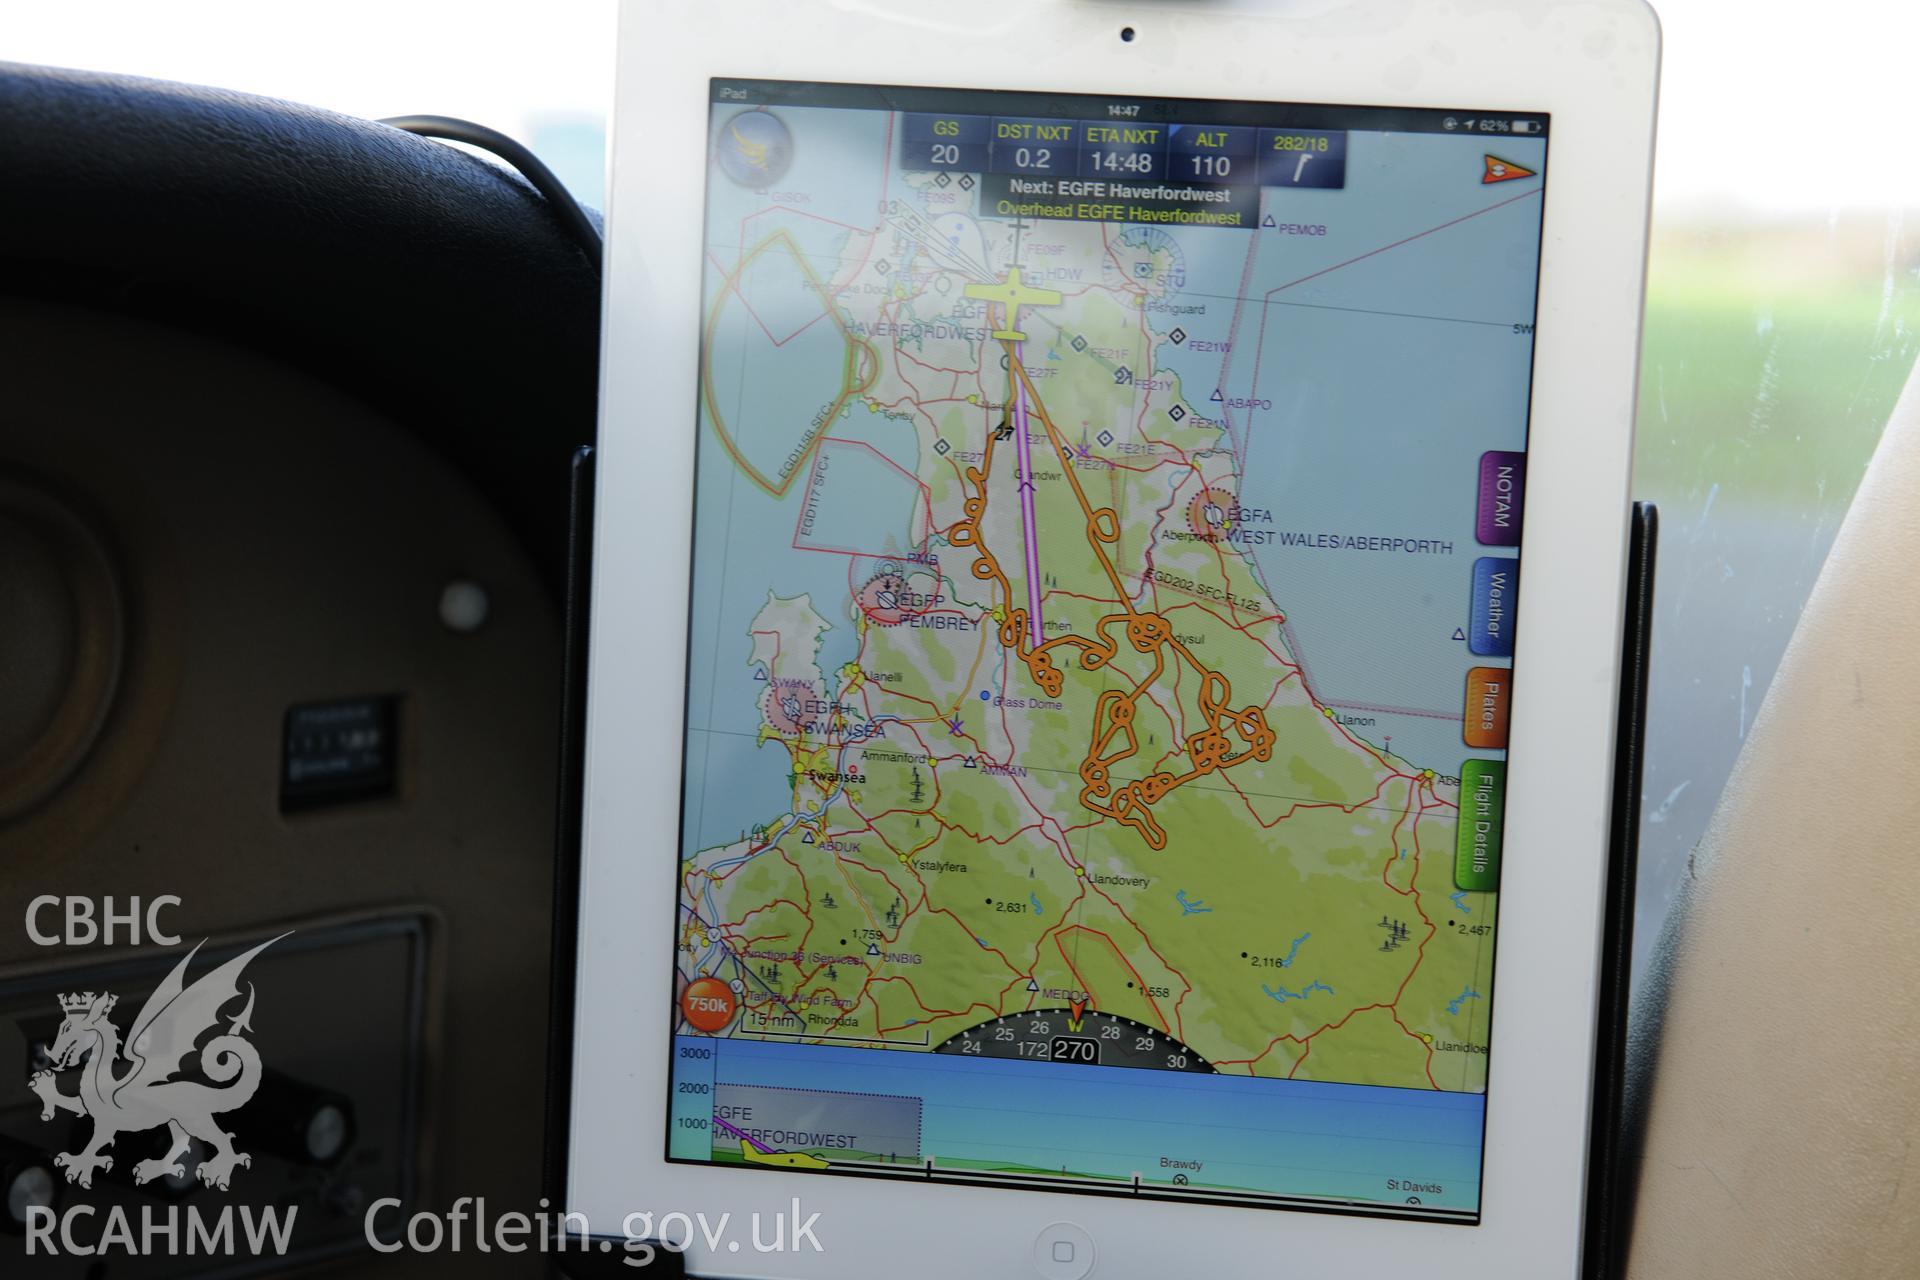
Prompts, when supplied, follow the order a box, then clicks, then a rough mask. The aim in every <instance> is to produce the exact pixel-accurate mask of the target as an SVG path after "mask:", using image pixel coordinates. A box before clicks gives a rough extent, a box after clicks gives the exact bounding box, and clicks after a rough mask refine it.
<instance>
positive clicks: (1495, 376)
mask: <svg viewBox="0 0 1920 1280" xmlns="http://www.w3.org/2000/svg"><path fill="white" fill-rule="evenodd" d="M1352 148H1353V149H1352V153H1351V159H1350V164H1349V173H1350V178H1349V188H1350V190H1348V191H1346V192H1317V191H1316V192H1308V191H1298V192H1281V191H1268V192H1267V194H1266V203H1265V205H1264V206H1263V219H1262V220H1263V223H1264V222H1265V221H1267V220H1269V219H1270V220H1271V221H1272V222H1273V224H1274V225H1273V226H1271V227H1264V226H1263V228H1262V229H1261V230H1259V231H1254V232H1246V231H1240V230H1232V229H1219V228H1170V229H1161V228H1144V229H1142V228H1136V229H1130V230H1129V231H1128V232H1127V233H1126V234H1127V238H1128V239H1129V240H1130V241H1139V240H1145V241H1148V242H1150V243H1153V244H1155V245H1157V246H1162V247H1165V248H1166V249H1167V250H1168V253H1169V256H1170V258H1171V261H1172V267H1171V269H1170V270H1169V272H1168V274H1167V277H1166V279H1165V281H1164V283H1165V289H1164V291H1163V292H1162V293H1161V294H1160V296H1158V297H1156V298H1154V299H1152V300H1150V302H1149V303H1148V306H1147V317H1146V318H1147V323H1148V325H1149V326H1150V328H1151V329H1152V330H1153V331H1154V333H1155V334H1156V336H1157V338H1158V341H1157V342H1156V344H1155V347H1154V372H1155V373H1163V372H1167V371H1171V372H1172V373H1174V374H1175V375H1177V377H1178V380H1179V386H1180V390H1181V392H1182V398H1183V401H1184V403H1185V404H1186V405H1187V406H1188V407H1189V408H1190V410H1191V411H1192V412H1194V413H1197V414H1200V415H1201V416H1202V417H1203V418H1204V419H1206V420H1208V421H1210V422H1215V423H1220V424H1223V425H1224V426H1225V427H1226V432H1225V434H1224V436H1223V442H1224V443H1225V444H1226V445H1227V447H1229V448H1231V449H1232V451H1233V452H1234V454H1235V457H1236V459H1237V463H1238V466H1239V468H1240V472H1241V475H1240V479H1239V484H1238V489H1239V492H1237V493H1236V494H1235V497H1236V498H1237V499H1238V502H1239V506H1240V512H1239V515H1240V516H1241V519H1240V521H1239V522H1238V527H1237V528H1234V529H1232V530H1231V531H1230V533H1229V540H1230V541H1231V542H1232V543H1233V545H1234V546H1236V547H1237V548H1239V549H1240V550H1241V551H1242V553H1243V554H1244V555H1245V556H1246V557H1247V559H1248V561H1249V563H1250V564H1251V566H1252V567H1253V569H1254V572H1255V576H1256V577H1257V578H1258V579H1259V580H1260V581H1262V582H1263V583H1264V584H1265V585H1266V587H1267V588H1268V591H1269V594H1270V596H1271V597H1272V600H1273V602H1274V603H1275V604H1276V605H1277V606H1278V607H1279V608H1280V609H1282V610H1283V611H1284V612H1285V613H1286V615H1287V617H1288V622H1287V626H1286V640H1287V646H1288V649H1289V650H1290V651H1291V652H1292V655H1293V656H1294V657H1295V658H1296V659H1297V660H1299V661H1300V662H1301V664H1302V665H1303V667H1304V669H1305V671H1306V673H1307V677H1308V681H1309V686H1310V687H1311V689H1312V691H1313V693H1314V695H1315V697H1316V698H1318V699H1319V700H1320V701H1321V702H1322V703H1323V704H1325V705H1327V706H1329V707H1330V708H1332V710H1333V711H1334V713H1335V715H1336V716H1338V717H1340V719H1341V721H1342V723H1343V724H1344V725H1345V726H1346V727H1347V728H1348V729H1349V730H1350V731H1352V732H1353V733H1355V734H1356V735H1357V736H1360V737H1363V738H1365V739H1367V740H1368V741H1371V742H1374V743H1378V744H1382V745H1387V746H1389V748H1390V749H1391V750H1392V751H1393V752H1394V753H1395V754H1397V755H1399V756H1401V757H1402V758H1404V759H1407V760H1409V761H1410V762H1412V763H1414V764H1416V765H1419V766H1422V767H1431V768H1435V769H1437V770H1439V771H1440V772H1441V773H1442V774H1443V775H1451V774H1455V773H1457V771H1458V769H1459V766H1460V763H1461V761H1462V760H1463V759H1465V758H1466V757H1467V756H1469V755H1483V754H1485V753H1484V752H1474V751H1470V750H1469V749H1467V748H1466V747H1465V745H1464V744H1463V742H1462V739H1461V732H1460V730H1461V723H1462V721H1461V715H1462V707H1463V700H1464V693H1465V681H1466V674H1467V671H1468V669H1469V668H1471V667H1474V666H1477V665H1482V664H1485V663H1487V662H1488V660H1487V659H1485V658H1481V657H1477V656H1476V655H1474V654H1472V653H1471V652H1470V651H1469V647H1468V644H1467V642H1466V639H1465V630H1466V628H1467V626H1468V623H1469V620H1470V619H1469V615H1470V608H1471V592H1472V578H1473V564H1474V561H1475V560H1476V559H1477V558H1479V557H1481V556H1497V557H1505V556H1512V555H1514V554H1516V551H1515V549H1513V548H1505V547H1485V546H1481V545H1480V544H1479V543H1478V542H1477V541H1476V520H1475V516H1476V511H1477V504H1478V490H1477V484H1478V470H1479V460H1480V455H1481V454H1482V453H1483V452H1485V451H1487V450H1490V449H1504V450H1516V451H1518V450H1523V449H1524V448H1525V440H1526V419H1527V407H1528V389H1529V385H1530V381H1531V379H1530V369H1531V360H1532V341H1531V337H1530V336H1529V335H1530V334H1531V329H1532V326H1531V320H1532V317H1533V289H1534V279H1535V270H1536V262H1537V251H1536V249H1535V247H1534V242H1535V241H1536V240H1537V236H1538V221H1537V219H1538V206H1537V204H1536V203H1535V202H1533V201H1520V202H1516V203H1513V204H1511V205H1510V206H1508V207H1503V208H1499V209H1495V210H1493V211H1492V212H1490V213H1487V214H1486V215H1485V216H1475V217H1472V218H1469V219H1465V220H1461V221H1458V222H1457V223H1454V224H1452V225H1447V226H1446V227H1445V228H1444V230H1443V231H1440V232H1437V233H1436V234H1434V235H1432V236H1431V237H1429V238H1416V239H1415V240H1414V241H1413V242H1411V243H1408V244H1404V245H1401V246H1399V247H1396V248H1395V249H1394V251H1393V252H1392V253H1380V254H1373V255H1368V254H1366V253H1365V252H1364V250H1366V249H1369V248H1375V247H1377V246H1379V245H1381V244H1390V243H1392V242H1394V241H1396V240H1399V239H1401V238H1403V237H1405V236H1407V235H1408V233H1409V224H1408V223H1407V222H1406V213H1405V209H1406V205H1407V202H1408V201H1407V199H1405V198H1394V197H1392V196H1391V195H1389V196H1388V197H1387V198H1376V199H1354V198H1352V197H1353V196H1355V195H1358V194H1360V193H1361V192H1363V191H1364V190H1366V189H1367V188H1368V187H1375V186H1377V187H1381V188H1382V189H1383V192H1382V194H1385V193H1386V191H1388V190H1398V191H1399V192H1400V193H1401V194H1402V195H1403V196H1404V195H1405V194H1406V193H1408V192H1420V193H1422V196H1423V199H1422V201H1421V203H1422V205H1423V206H1425V207H1430V208H1432V209H1433V213H1432V215H1431V216H1432V220H1433V221H1434V222H1436V223H1440V222H1443V221H1445V220H1446V215H1448V214H1454V210H1455V208H1456V207H1457V210H1458V213H1457V214H1454V216H1458V215H1460V214H1467V213H1471V212H1473V211H1474V210H1476V209H1479V208H1483V207H1484V206H1485V205H1486V203H1487V201H1486V197H1485V196H1484V195H1483V194H1482V193H1481V191H1480V189H1479V188H1478V187H1477V186H1475V185H1474V183H1473V182H1472V181H1469V180H1468V178H1467V177H1465V176H1463V175H1477V173H1478V167H1477V166H1478V164H1479V154H1478V152H1477V151H1476V150H1475V149H1474V146H1473V144H1472V142H1471V140H1453V139H1436V140H1428V143H1427V145H1424V146H1421V147H1417V148H1416V147H1408V146H1405V145H1403V143H1402V142H1401V140H1397V139H1394V138H1392V137H1390V136H1385V135H1355V136H1354V138H1353V140H1352ZM1436 191H1442V192H1447V193H1448V194H1447V197H1446V200H1445V201H1444V202H1442V201H1438V200H1434V199H1432V198H1431V196H1430V194H1428V193H1432V192H1436ZM1420 229H1421V228H1413V230H1420ZM1250 248H1251V249H1252V250H1253V252H1252V253H1251V255H1250V253H1249V249H1250ZM1489 263H1493V264H1498V265H1497V267H1496V268H1495V269H1491V270H1489V269H1488V268H1487V264H1489ZM1328 267H1337V269H1333V270H1324V273H1323V269H1325V268H1328ZM1243 280H1244V288H1239V287H1237V286H1240V285H1241V284H1242V282H1243ZM1523 322H1524V323H1523ZM1521 330H1524V332H1521ZM1176 332H1177V333H1178V334H1179V340H1178V341H1175V340H1174V338H1173V336H1172V335H1174V334H1175V333H1176ZM1395 540H1398V541H1395ZM1456 636H1457V637H1458V638H1456ZM1502 661H1503V660H1502ZM1496 665H1497V664H1496ZM1389 738H1391V742H1390V743H1388V741H1387V740H1388V739H1389Z"/></svg>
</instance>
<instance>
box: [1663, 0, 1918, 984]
mask: <svg viewBox="0 0 1920 1280" xmlns="http://www.w3.org/2000/svg"><path fill="white" fill-rule="evenodd" d="M1657 8H1658V9H1659V12H1660V16H1661V19H1662V23H1663V26H1664V29H1665V35H1666V46H1665V60H1664V70H1663V77H1662V85H1661V95H1660V140H1659V157H1658V161H1657V164H1656V169H1655V174H1656V177H1655V197H1654V198H1655V209H1654V235H1653V247H1652V255H1651V262H1650V266H1649V275H1648V281H1647V325H1646V339H1645V347H1644V351H1643V355H1642V364H1641V384H1640V411H1639V434H1638V441H1637V452H1636V457H1635V479H1634V487H1635V495H1636V496H1637V497H1640V498H1649V499H1653V500H1655V501H1657V502H1658V503H1659V504H1660V514H1661V539H1660V564H1659V570H1658V599H1657V603H1656V608H1655V624H1654V625H1655V632H1654V649H1653V671H1652V679H1651V689H1650V695H1651V696H1650V711H1649V715H1648V722H1647V727H1648V734H1647V771H1646V799H1645V808H1644V811H1643V817H1642V828H1641V861H1640V883H1639V904H1638V912H1637V919H1636V931H1635V948H1634V950H1635V959H1636V972H1637V973H1638V972H1640V971H1641V969H1642V967H1643V965H1644V962H1645V960H1646V958H1647V956H1648V955H1649V953H1650V952H1651V950H1652V948H1653V946H1654V943H1655V942H1656V940H1657V938H1658V935H1659V931H1660V926H1661V924H1662V922H1663V920H1664V918H1665V916H1666V912H1667V908H1668V906H1669V905H1670V904H1671V902H1672V900H1673V897H1674V894H1675V891H1676V889H1677V888H1678V886H1679V885H1680V883H1681V881H1682V879H1683V878H1684V877H1685V875H1686V874H1687V859H1688V855H1689V854H1690V853H1691V851H1692V849H1693V847H1694V845H1695V843H1696V842H1697V841H1698V840H1699V839H1700V837H1701V835H1702V833H1703V832H1704V830H1705V828H1706V826H1707V821H1708V819H1709V817H1711V815H1712V813H1713V810H1714V807H1715V804H1716V802H1717V801H1718V800H1719V798H1720V792H1721V789H1722V788H1723V786H1724V785H1725V783H1726V781H1727V776H1728V774H1729V772H1730V771H1731V769H1732V768H1733V763H1734V759H1735V757H1736V756H1737V755H1738V753H1739V750H1740V746H1741V743H1742V742H1743V741H1744V739H1745V737H1746V734H1747V732H1748V731H1749V730H1750V729H1751V728H1752V725H1753V720H1754V716H1755V714H1756V713H1757V712H1758V710H1759V708H1760V702H1761V699H1762V697H1763V696H1764V695H1765V693H1766V691H1767V686H1768V684H1769V683H1770V682H1771V680H1772V678H1773V674H1774V670H1775V668H1776V667H1777V666H1778V664H1779V661H1780V657H1781V654H1782V652H1783V651H1784V650H1785V648H1786V645H1787V641H1788V639H1789V638H1790V637H1791V635H1792V634H1793V628H1794V624H1795V623H1796V621H1798V619H1799V616H1800V611H1801V608H1802V607H1803V606H1804V604H1805V603H1806V599H1807V595H1808V592H1809V591H1811V590H1812V587H1813V583H1814V580H1815V578H1816V577H1817V576H1818V575H1819V572H1820V567H1821V565H1822V563H1823V562H1824V561H1825V559H1826V555H1827V550H1828V548H1829V546H1831V544H1832V542H1833V538H1834V535H1835V533H1836V532H1837V531H1838V529H1839V526H1840V522H1841V520H1842V518H1843V517H1844V516H1845V514H1846V511H1847V505H1848V503H1849V501H1850V500H1851V499H1852V497H1853V492H1854V489H1855V488H1856V486H1857V485H1858V484H1859V482H1860V477H1861V474H1862V473H1863V472H1864V470H1865V469H1866V465H1867V461H1868V459H1869V457H1870V456H1871V455H1872V452H1873V448H1874V445H1875V444H1876V443H1877V442H1878V440H1879V438H1880V433H1881V430H1882V429H1883V428H1884V427H1885V426H1886V423H1887V418H1888V415H1889V414H1890V412H1891V411H1892V409H1893V406H1894V402H1895V400H1896V399H1897V397H1898V396H1899V394H1900V390H1901V387H1902V386H1903V384H1904V383H1905V382H1906V379H1907V376H1908V372H1909V370H1910V369H1911V368H1912V366H1913V363H1914V357H1915V353H1916V350H1917V349H1920V348H1916V332H1917V331H1920V219H1915V218H1913V217H1910V216H1907V214H1906V212H1905V211H1906V210H1908V209H1910V208H1914V207H1916V206H1920V169H1916V168H1915V167H1914V166H1913V165H1911V164H1905V163H1900V162H1899V161H1897V160H1896V159H1895V158H1896V157H1898V156H1901V155H1903V154H1906V153H1908V152H1909V151H1910V146H1909V144H1908V142H1907V141H1906V140H1904V139H1903V138H1902V137H1901V136H1900V132H1899V129H1900V126H1899V124H1898V123H1897V122H1896V121H1895V120H1894V119H1892V118H1890V117H1889V116H1888V115H1887V114H1886V110H1885V106H1886V102H1887V101H1888V97H1887V95H1888V88H1887V86H1889V85H1892V84H1896V83H1902V82H1904V78H1905V68H1904V65H1903V64H1902V63H1901V62H1900V61H1899V59H1900V57H1901V54H1900V52H1899V50H1900V49H1902V48H1911V47H1912V42H1913V39H1914V38H1915V36H1920V12H1916V11H1915V10H1912V9H1892V8H1889V7H1887V6H1885V5H1880V4H1876V3H1874V0H1836V2H1835V3H1832V4H1829V5H1825V6H1823V7H1822V9H1821V16H1820V18H1819V20H1818V21H1819V25H1820V26H1821V28H1823V30H1825V31H1827V32H1828V33H1831V32H1832V31H1835V30H1852V31H1854V32H1855V33H1856V35H1857V37H1858V38H1857V39H1850V40H1846V41H1845V42H1844V43H1845V46H1846V48H1847V51H1848V52H1847V56H1846V57H1845V58H1836V57H1809V56H1807V51H1806V49H1805V48H1804V41H1805V39H1806V36H1807V20H1808V14H1807V10H1806V8H1805V6H1804V5H1801V4H1795V3H1786V2H1783V0H1766V2H1765V3H1754V4H1738V5H1735V4H1728V3H1724V2H1723V0H1659V3H1658V4H1657ZM1896 28H1900V29H1903V30H1896ZM1828 38H1834V39H1836V40H1837V38H1835V37H1831V35H1830V34H1829V35H1828V36H1825V37H1823V39H1828ZM1786 68H1792V72H1791V74H1790V75H1788V74H1784V69H1786ZM1642 976H1644V975H1642Z"/></svg>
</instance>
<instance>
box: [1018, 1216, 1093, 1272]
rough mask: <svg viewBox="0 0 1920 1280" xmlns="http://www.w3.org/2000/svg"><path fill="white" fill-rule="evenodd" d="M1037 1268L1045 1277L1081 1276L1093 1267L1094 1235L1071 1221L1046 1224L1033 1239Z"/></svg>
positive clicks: (1035, 1265)
mask: <svg viewBox="0 0 1920 1280" xmlns="http://www.w3.org/2000/svg"><path fill="white" fill-rule="evenodd" d="M1033 1269H1034V1270H1035V1271H1037V1272H1039V1273H1040V1274H1041V1275H1042V1276H1044V1277H1045V1280H1080V1277H1081V1276H1084V1275H1087V1274H1088V1273H1089V1272H1091V1271H1092V1270H1093V1237H1092V1236H1090V1235H1088V1234H1087V1233H1086V1232H1085V1231H1084V1230H1082V1229H1081V1228H1080V1227H1077V1226H1075V1225H1074V1224H1073V1223H1071V1222H1056V1223H1053V1224H1051V1225H1050V1226H1046V1227H1042V1228H1041V1230H1040V1234H1039V1235H1038V1236H1036V1237H1035V1238H1034V1241H1033Z"/></svg>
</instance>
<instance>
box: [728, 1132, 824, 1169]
mask: <svg viewBox="0 0 1920 1280" xmlns="http://www.w3.org/2000/svg"><path fill="white" fill-rule="evenodd" d="M740 1158H741V1159H743V1160H745V1161H746V1162H747V1163H748V1164H767V1165H773V1166H774V1167H775V1168H779V1169H824V1168H826V1167H827V1162H826V1161H825V1160H822V1159H821V1158H820V1157H819V1156H810V1155H808V1154H807V1153H806V1152H804V1151H761V1150H758V1149H757V1148H755V1147H754V1145H753V1144H752V1143H751V1142H748V1141H746V1140H745V1139H742V1140H741V1142H740Z"/></svg>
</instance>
